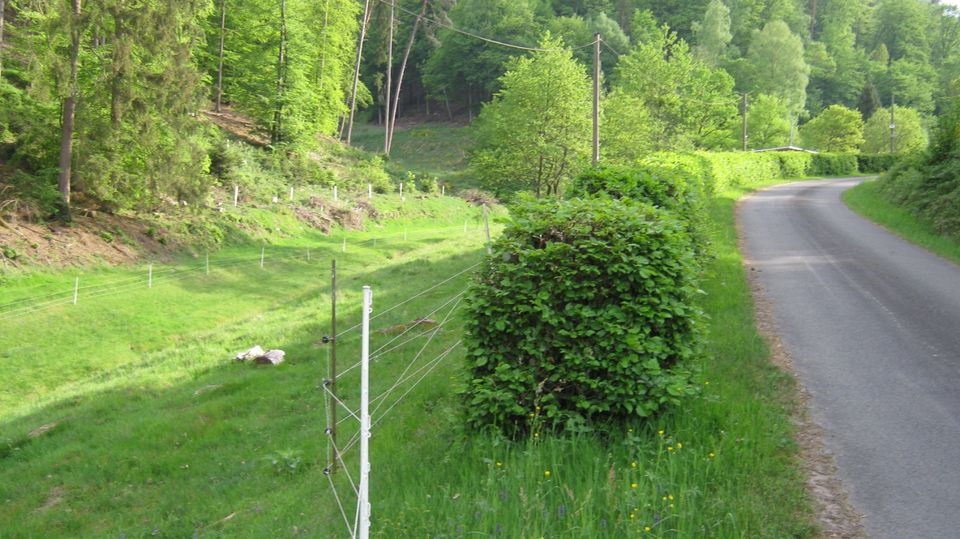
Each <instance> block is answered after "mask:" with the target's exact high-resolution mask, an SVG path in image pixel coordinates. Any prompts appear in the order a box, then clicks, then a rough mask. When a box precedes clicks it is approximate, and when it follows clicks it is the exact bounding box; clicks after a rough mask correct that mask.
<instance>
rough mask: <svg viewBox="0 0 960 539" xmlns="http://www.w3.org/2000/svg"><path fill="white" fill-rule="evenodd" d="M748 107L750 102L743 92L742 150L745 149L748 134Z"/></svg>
mask: <svg viewBox="0 0 960 539" xmlns="http://www.w3.org/2000/svg"><path fill="white" fill-rule="evenodd" d="M749 108H750V102H749V101H748V98H747V94H746V93H744V94H743V151H747V139H748V138H749V136H750V135H749V134H748V132H747V128H748V126H747V111H748V110H749Z"/></svg>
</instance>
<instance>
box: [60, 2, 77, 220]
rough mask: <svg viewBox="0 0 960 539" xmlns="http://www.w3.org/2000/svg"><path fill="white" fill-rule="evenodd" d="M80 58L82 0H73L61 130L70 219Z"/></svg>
mask: <svg viewBox="0 0 960 539" xmlns="http://www.w3.org/2000/svg"><path fill="white" fill-rule="evenodd" d="M79 58H80V0H73V13H72V16H71V20H70V94H69V95H68V96H67V98H66V99H64V100H63V127H62V129H61V132H60V175H59V177H58V178H57V187H58V188H59V190H60V198H61V206H60V216H61V217H62V218H63V219H67V220H69V219H70V179H71V172H72V171H71V170H70V166H71V164H72V162H73V120H74V115H75V113H76V110H77V94H78V93H79V88H77V63H78V61H79Z"/></svg>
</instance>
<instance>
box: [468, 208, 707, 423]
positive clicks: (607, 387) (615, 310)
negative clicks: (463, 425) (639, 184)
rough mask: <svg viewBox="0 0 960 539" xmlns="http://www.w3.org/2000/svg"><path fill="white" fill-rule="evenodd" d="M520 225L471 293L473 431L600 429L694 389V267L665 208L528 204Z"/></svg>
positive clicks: (519, 213) (518, 215)
mask: <svg viewBox="0 0 960 539" xmlns="http://www.w3.org/2000/svg"><path fill="white" fill-rule="evenodd" d="M513 219H514V220H513V223H512V224H511V225H509V226H508V227H507V229H506V230H505V231H504V233H503V235H502V236H501V237H500V239H499V240H497V242H496V243H495V244H494V254H493V256H492V257H490V258H489V259H488V260H487V262H486V264H485V266H484V267H483V269H482V270H481V271H480V272H479V274H478V276H477V278H476V281H475V283H474V284H473V286H472V287H471V289H470V291H469V292H468V294H467V300H466V304H467V309H466V311H467V314H466V337H465V344H466V348H467V360H466V361H467V367H468V374H469V378H468V380H467V381H466V389H465V398H466V407H465V409H466V419H467V421H468V423H469V424H470V425H472V426H474V427H477V428H485V427H488V426H493V427H495V428H498V429H500V430H501V431H503V432H505V433H506V434H508V435H513V436H517V435H522V434H525V433H529V432H531V431H532V432H537V431H539V430H540V429H558V430H560V429H566V430H583V429H589V428H597V427H598V426H599V425H605V424H607V423H608V422H611V421H614V422H615V421H618V420H626V419H631V418H643V417H649V416H651V415H653V414H655V413H656V412H657V411H658V410H660V409H661V408H663V407H664V406H666V405H669V404H672V403H677V402H679V401H680V399H681V398H682V397H684V396H686V395H689V394H691V393H692V392H693V391H694V390H693V385H692V384H691V383H690V378H691V374H690V371H689V370H688V369H689V367H690V364H689V363H690V362H689V360H690V359H691V358H693V357H694V355H695V354H696V353H697V342H698V337H697V329H696V328H697V318H698V311H697V309H696V307H695V306H694V304H693V302H692V297H693V295H694V293H695V292H696V286H695V284H694V282H693V278H694V277H693V276H694V275H696V269H695V266H694V259H693V255H692V250H691V245H690V240H689V239H688V238H687V235H686V234H685V233H684V232H683V230H682V226H681V225H680V224H679V223H677V222H676V221H675V220H674V219H673V218H672V217H671V215H670V214H669V213H668V212H665V211H664V210H659V209H656V208H653V207H651V206H649V205H645V204H627V203H625V202H622V201H618V200H609V199H608V200H597V199H575V200H569V201H528V202H525V203H523V204H521V205H519V206H517V207H515V208H514V209H513Z"/></svg>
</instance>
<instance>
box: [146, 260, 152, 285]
mask: <svg viewBox="0 0 960 539" xmlns="http://www.w3.org/2000/svg"><path fill="white" fill-rule="evenodd" d="M147 288H153V264H150V265H149V266H147Z"/></svg>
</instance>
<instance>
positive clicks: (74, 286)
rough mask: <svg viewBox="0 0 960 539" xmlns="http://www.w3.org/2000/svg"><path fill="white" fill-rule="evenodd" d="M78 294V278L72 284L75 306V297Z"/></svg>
mask: <svg viewBox="0 0 960 539" xmlns="http://www.w3.org/2000/svg"><path fill="white" fill-rule="evenodd" d="M79 293H80V277H77V280H76V281H74V282H73V304H74V305H76V304H77V295H78V294H79Z"/></svg>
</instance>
